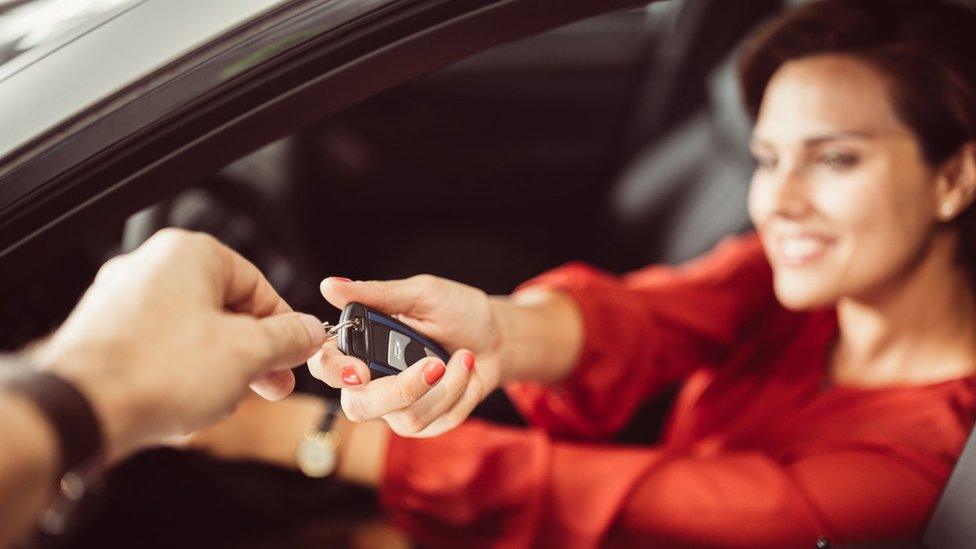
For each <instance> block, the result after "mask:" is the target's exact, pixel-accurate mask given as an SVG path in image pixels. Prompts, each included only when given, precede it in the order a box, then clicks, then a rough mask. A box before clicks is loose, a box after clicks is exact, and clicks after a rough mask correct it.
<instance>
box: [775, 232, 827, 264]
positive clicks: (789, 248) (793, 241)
mask: <svg viewBox="0 0 976 549" xmlns="http://www.w3.org/2000/svg"><path fill="white" fill-rule="evenodd" d="M828 244H829V243H828V242H827V241H826V240H825V239H822V238H818V237H812V236H790V237H780V238H779V239H778V240H777V250H776V251H777V255H779V257H780V259H781V261H782V262H783V263H785V264H787V265H791V266H799V265H804V264H806V263H809V262H811V261H813V260H815V259H817V258H818V257H820V256H821V255H823V253H824V251H825V250H826V249H827V246H828Z"/></svg>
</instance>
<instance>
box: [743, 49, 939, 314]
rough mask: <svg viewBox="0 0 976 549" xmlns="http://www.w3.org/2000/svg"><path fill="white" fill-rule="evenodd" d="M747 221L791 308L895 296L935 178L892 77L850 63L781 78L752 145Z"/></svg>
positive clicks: (912, 256)
mask: <svg viewBox="0 0 976 549" xmlns="http://www.w3.org/2000/svg"><path fill="white" fill-rule="evenodd" d="M752 150H753V154H754V155H755V157H756V159H757V161H758V167H757V168H756V172H755V175H754V176H753V179H752V184H751V186H750V189H749V215H750V217H751V218H752V221H753V223H754V224H755V226H756V228H757V229H758V230H759V233H760V235H761V236H762V241H763V246H764V248H765V250H766V254H767V256H768V257H769V260H770V263H771V265H772V267H773V273H774V285H775V289H776V295H777V297H778V298H779V300H780V302H782V303H783V305H785V306H786V307H788V308H791V309H809V308H813V307H821V306H827V305H832V304H835V303H836V302H837V301H838V300H839V299H840V298H843V297H855V298H868V297H870V296H872V295H879V293H880V292H883V291H884V290H886V289H888V288H891V287H896V286H897V284H898V281H899V280H900V279H901V278H903V277H905V276H906V275H907V274H908V273H909V272H911V270H912V268H913V267H914V266H915V265H916V264H917V262H918V260H919V259H920V258H921V257H923V256H924V253H925V250H926V249H927V247H928V246H929V243H930V237H931V236H932V234H933V233H934V228H935V226H936V223H937V218H936V211H937V209H936V198H937V197H936V184H935V177H936V173H935V171H934V170H933V169H932V168H931V167H929V166H928V165H927V164H926V163H925V162H924V160H923V158H922V154H921V150H920V149H919V146H918V143H917V142H916V139H915V137H914V135H913V134H912V132H911V131H910V130H909V129H908V128H907V127H906V126H905V125H904V124H902V123H901V122H900V121H899V120H898V118H897V116H896V115H895V112H894V109H893V107H892V104H891V101H890V100H889V98H888V91H887V89H886V81H885V78H884V76H883V75H882V74H881V73H879V72H877V71H876V70H875V69H873V68H872V67H871V66H870V65H868V64H866V63H864V62H862V61H859V60H857V59H855V58H852V57H848V56H842V55H820V56H816V57H809V58H805V59H800V60H796V61H792V62H789V63H787V64H785V65H783V66H782V67H781V68H780V69H779V70H778V71H777V72H776V74H775V75H773V78H772V80H771V81H770V83H769V85H768V87H767V88H766V92H765V95H764V96H763V101H762V106H761V108H760V112H759V116H758V119H757V121H756V127H755V130H754V133H753V143H752Z"/></svg>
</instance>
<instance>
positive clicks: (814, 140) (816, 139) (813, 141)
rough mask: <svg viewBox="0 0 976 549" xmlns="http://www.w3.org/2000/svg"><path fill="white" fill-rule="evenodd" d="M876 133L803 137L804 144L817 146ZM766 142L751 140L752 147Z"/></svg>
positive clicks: (863, 137) (867, 136)
mask: <svg viewBox="0 0 976 549" xmlns="http://www.w3.org/2000/svg"><path fill="white" fill-rule="evenodd" d="M874 136H875V134H873V133H870V132H864V131H842V132H831V133H825V134H820V135H813V136H810V137H807V138H805V139H803V144H804V145H805V146H808V147H809V146H815V145H820V144H821V143H826V142H828V141H836V140H839V139H870V138H872V137H874ZM763 144H764V142H763V140H761V139H755V138H754V139H753V140H752V141H751V142H750V147H756V146H760V145H763Z"/></svg>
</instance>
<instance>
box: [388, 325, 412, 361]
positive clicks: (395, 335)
mask: <svg viewBox="0 0 976 549" xmlns="http://www.w3.org/2000/svg"><path fill="white" fill-rule="evenodd" d="M410 343H411V342H410V338H409V337H407V336H405V335H403V334H401V333H400V332H394V331H393V330H390V342H389V345H387V355H386V363H387V364H389V365H390V366H393V367H394V368H397V369H400V370H405V369H406V368H407V366H409V365H410V364H409V363H408V361H407V347H409V346H410Z"/></svg>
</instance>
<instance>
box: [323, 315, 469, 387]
mask: <svg viewBox="0 0 976 549" xmlns="http://www.w3.org/2000/svg"><path fill="white" fill-rule="evenodd" d="M323 326H325V328H326V330H328V333H329V337H330V338H334V337H338V338H339V350H340V351H342V352H343V354H346V355H349V356H354V357H356V358H358V359H359V360H362V361H363V362H365V363H366V364H367V365H368V366H369V369H370V370H371V371H372V372H373V373H374V374H375V375H374V376H373V377H383V376H388V375H396V374H398V373H400V372H402V371H403V370H405V369H406V368H407V366H410V365H412V364H415V363H416V362H417V361H418V360H420V359H422V358H424V357H428V356H432V357H437V358H439V359H441V360H443V361H444V363H445V364H446V363H447V361H448V360H449V359H450V358H451V355H449V354H448V353H447V351H445V350H444V348H443V347H441V346H440V345H438V344H437V343H436V342H435V341H433V340H432V339H430V338H428V337H426V336H424V335H423V334H421V333H419V332H417V331H416V330H414V329H413V328H411V327H409V326H407V325H406V324H404V323H402V322H400V321H399V320H397V319H395V318H392V317H390V316H388V315H385V314H383V313H381V312H379V311H377V310H376V309H372V308H370V307H367V306H365V305H363V304H362V303H350V304H348V305H346V308H345V309H343V310H342V315H341V316H340V317H339V322H338V324H336V325H335V326H332V325H329V324H328V323H326V324H324V325H323Z"/></svg>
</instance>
